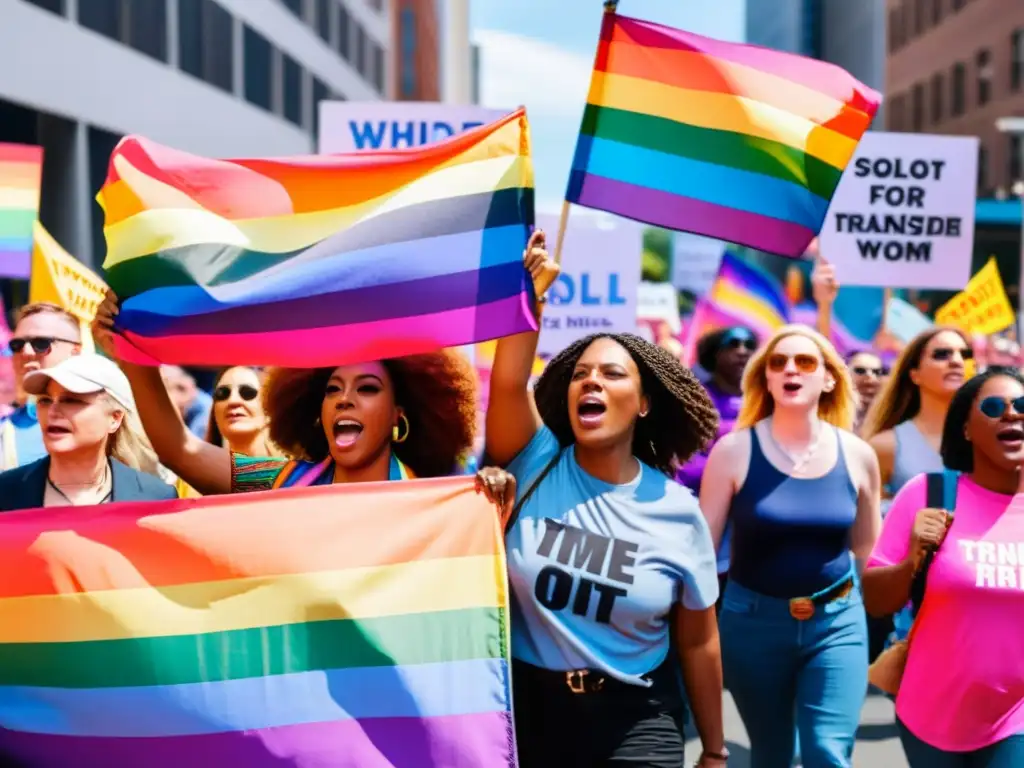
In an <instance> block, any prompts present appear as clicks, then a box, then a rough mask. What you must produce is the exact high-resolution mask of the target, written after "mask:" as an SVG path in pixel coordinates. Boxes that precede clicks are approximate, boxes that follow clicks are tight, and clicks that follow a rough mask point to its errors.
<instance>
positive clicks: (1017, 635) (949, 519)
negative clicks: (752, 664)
mask: <svg viewBox="0 0 1024 768" xmlns="http://www.w3.org/2000/svg"><path fill="white" fill-rule="evenodd" d="M941 453H942V460H943V462H944V463H945V466H946V467H947V468H948V469H951V470H955V471H957V472H960V473H962V474H961V476H960V479H959V481H958V483H957V493H956V503H955V509H954V513H953V515H952V516H949V515H947V514H946V513H945V512H944V511H942V510H937V509H927V508H926V499H927V495H926V485H927V484H926V478H925V477H924V476H919V477H916V478H914V479H913V480H911V481H910V482H908V483H907V484H906V485H904V487H903V488H902V489H901V490H900V492H899V493H898V494H897V495H896V498H895V499H894V500H893V503H892V508H891V509H890V511H889V514H888V515H887V516H886V519H885V525H884V527H883V530H882V534H881V536H880V537H879V539H878V543H877V545H876V546H875V550H874V552H873V553H872V555H871V559H870V560H869V562H868V570H867V571H866V572H865V573H864V602H865V605H866V607H867V609H868V610H869V611H871V612H872V613H873V614H879V615H884V614H887V613H892V612H893V611H895V610H898V609H899V608H901V607H902V606H903V605H905V604H906V603H907V601H908V599H909V597H910V592H911V584H912V583H913V581H914V579H915V575H916V573H917V572H918V571H919V569H920V567H921V564H922V562H923V560H924V554H925V552H926V551H927V550H928V549H935V550H936V551H935V555H934V559H933V560H932V562H931V565H930V566H929V568H928V571H927V587H926V590H925V598H924V600H923V602H922V604H921V610H920V612H919V613H918V616H917V619H916V622H915V629H914V635H913V638H912V642H911V644H910V647H909V653H908V656H907V664H906V668H905V671H904V673H903V679H902V682H901V684H900V688H899V694H898V696H897V698H896V717H897V722H898V725H899V729H900V738H901V740H902V742H903V749H904V752H905V753H906V756H907V761H908V762H909V763H910V766H911V768H1018V767H1019V766H1024V642H1022V640H1021V638H1022V637H1024V507H1021V506H1020V505H1019V503H1018V502H1015V494H1018V493H1019V490H1020V480H1021V477H1020V469H1021V465H1022V464H1024V378H1022V377H1021V375H1020V374H1019V373H1018V372H1016V371H1013V372H1006V371H993V372H986V373H984V374H982V375H980V376H977V377H976V378H974V379H972V380H971V381H969V382H968V383H967V384H965V385H964V386H963V387H961V388H960V390H959V391H958V392H957V393H956V394H955V395H954V397H953V399H952V402H951V403H950V406H949V409H948V413H947V416H946V421H945V426H944V429H943V433H942V446H941ZM1017 498H1020V497H1019V496H1018V497H1017ZM936 548H937V549H936Z"/></svg>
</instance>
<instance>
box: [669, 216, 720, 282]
mask: <svg viewBox="0 0 1024 768" xmlns="http://www.w3.org/2000/svg"><path fill="white" fill-rule="evenodd" d="M724 253H725V243H723V242H722V241H721V240H715V239H713V238H710V237H704V236H703V235H693V234H690V233H689V232H675V233H673V237H672V285H674V286H675V287H676V288H678V289H679V290H680V291H689V292H690V293H692V294H693V295H695V296H705V295H706V294H707V292H708V291H710V290H711V285H712V283H714V282H715V276H716V275H718V267H719V265H720V264H721V263H722V254H724Z"/></svg>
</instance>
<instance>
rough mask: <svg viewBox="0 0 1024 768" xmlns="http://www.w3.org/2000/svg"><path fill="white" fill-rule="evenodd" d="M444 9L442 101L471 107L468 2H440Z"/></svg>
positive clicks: (471, 60) (472, 60) (453, 0)
mask: <svg viewBox="0 0 1024 768" xmlns="http://www.w3.org/2000/svg"><path fill="white" fill-rule="evenodd" d="M501 1H502V2H505V1H506V0H501ZM443 6H444V12H443V16H444V20H443V23H442V29H443V30H444V32H443V34H442V43H441V71H442V76H441V100H442V101H443V102H445V103H446V104H473V103H475V102H474V101H473V77H474V74H473V62H474V59H473V56H474V54H473V49H472V45H471V43H470V41H469V0H443Z"/></svg>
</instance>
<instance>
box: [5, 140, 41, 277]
mask: <svg viewBox="0 0 1024 768" xmlns="http://www.w3.org/2000/svg"><path fill="white" fill-rule="evenodd" d="M42 183H43V148H42V147H35V146H30V145H28V144H0V277H13V278H17V279H19V280H27V279H28V276H29V274H30V272H31V264H32V226H33V225H34V224H35V222H36V219H37V218H39V189H40V187H41V186H42Z"/></svg>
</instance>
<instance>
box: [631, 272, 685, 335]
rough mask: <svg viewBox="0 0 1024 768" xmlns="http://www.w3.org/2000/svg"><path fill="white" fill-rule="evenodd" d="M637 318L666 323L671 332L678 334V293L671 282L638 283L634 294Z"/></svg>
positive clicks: (680, 323)
mask: <svg viewBox="0 0 1024 768" xmlns="http://www.w3.org/2000/svg"><path fill="white" fill-rule="evenodd" d="M636 317H637V320H655V321H661V322H664V323H668V326H669V328H671V329H672V333H673V334H679V333H680V332H681V331H682V329H683V326H682V322H681V321H680V320H679V294H678V293H677V292H676V289H675V286H674V285H672V283H650V282H647V281H646V280H645V281H643V282H642V283H640V285H639V286H638V288H637V294H636Z"/></svg>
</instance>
